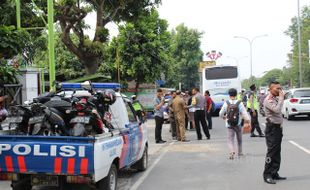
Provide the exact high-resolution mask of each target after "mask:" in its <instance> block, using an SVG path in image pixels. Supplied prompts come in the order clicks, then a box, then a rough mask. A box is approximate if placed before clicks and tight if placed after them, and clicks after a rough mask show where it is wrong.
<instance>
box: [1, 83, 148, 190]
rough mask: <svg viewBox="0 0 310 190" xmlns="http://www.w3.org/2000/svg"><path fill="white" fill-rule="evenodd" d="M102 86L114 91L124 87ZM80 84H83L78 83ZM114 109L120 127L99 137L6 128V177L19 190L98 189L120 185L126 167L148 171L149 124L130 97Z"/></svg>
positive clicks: (3, 145)
mask: <svg viewBox="0 0 310 190" xmlns="http://www.w3.org/2000/svg"><path fill="white" fill-rule="evenodd" d="M97 84H98V83H97ZM101 84H102V85H99V86H101V87H102V88H103V87H104V88H109V89H111V88H116V87H117V85H118V84H111V83H101ZM69 86H70V88H71V87H72V85H69ZM74 86H75V87H78V85H77V84H76V83H75V84H74ZM118 86H119V85H118ZM65 87H66V86H63V88H65ZM110 112H111V115H112V120H111V123H112V125H113V126H115V129H114V130H112V131H111V132H107V133H103V134H99V135H96V136H88V137H73V136H22V135H5V133H4V132H2V134H1V135H0V180H10V181H12V184H11V186H12V189H13V190H31V189H32V187H33V186H58V187H59V189H65V186H66V184H70V183H73V184H88V185H89V187H90V188H95V189H98V190H115V189H117V176H118V171H119V170H120V169H124V168H129V167H131V168H135V169H137V170H139V171H144V170H146V168H147V164H148V139H147V129H146V126H145V124H144V123H143V122H141V121H139V119H138V117H137V116H136V114H135V112H134V110H133V107H132V105H131V102H130V100H129V99H127V98H126V97H123V96H122V95H121V94H120V93H116V101H115V103H114V104H113V105H111V106H110ZM0 133H1V132H0Z"/></svg>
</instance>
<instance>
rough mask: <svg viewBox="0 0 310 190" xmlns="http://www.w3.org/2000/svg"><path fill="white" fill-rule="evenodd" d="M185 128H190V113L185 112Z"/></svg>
mask: <svg viewBox="0 0 310 190" xmlns="http://www.w3.org/2000/svg"><path fill="white" fill-rule="evenodd" d="M185 129H186V130H187V129H188V115H187V114H185Z"/></svg>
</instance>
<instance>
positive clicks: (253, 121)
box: [248, 109, 263, 135]
mask: <svg viewBox="0 0 310 190" xmlns="http://www.w3.org/2000/svg"><path fill="white" fill-rule="evenodd" d="M248 112H249V113H250V116H251V127H252V129H251V134H254V131H255V129H256V131H257V132H258V134H259V135H262V134H263V132H262V130H261V128H260V126H259V122H258V113H257V110H255V113H256V115H255V117H254V115H253V112H252V110H251V109H248Z"/></svg>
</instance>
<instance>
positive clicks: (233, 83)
mask: <svg viewBox="0 0 310 190" xmlns="http://www.w3.org/2000/svg"><path fill="white" fill-rule="evenodd" d="M201 76H202V80H201V84H202V86H201V90H202V93H204V92H205V91H206V90H209V92H210V95H211V98H212V100H213V102H214V104H215V110H216V111H215V115H218V113H219V111H220V109H221V107H222V105H223V104H224V102H225V101H226V100H228V99H229V96H228V90H229V89H230V88H235V89H236V90H237V91H238V92H240V91H241V80H240V76H239V71H238V67H237V66H229V65H213V66H205V67H204V69H203V70H202V75H201Z"/></svg>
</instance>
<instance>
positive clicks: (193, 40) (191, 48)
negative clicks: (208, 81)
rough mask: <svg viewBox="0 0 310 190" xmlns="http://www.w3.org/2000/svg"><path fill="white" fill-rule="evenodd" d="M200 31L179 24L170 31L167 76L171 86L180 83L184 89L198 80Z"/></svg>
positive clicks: (201, 53)
mask: <svg viewBox="0 0 310 190" xmlns="http://www.w3.org/2000/svg"><path fill="white" fill-rule="evenodd" d="M202 34H203V33H202V32H199V31H198V30H196V29H190V28H188V27H186V26H185V25H184V24H180V25H179V26H177V27H176V28H175V30H173V31H172V44H171V49H172V57H173V59H174V61H173V63H172V64H173V65H172V68H171V69H172V70H171V72H170V74H169V76H168V80H169V82H170V83H171V84H172V85H173V86H177V84H178V83H179V82H181V83H182V85H183V88H184V89H190V88H192V87H195V86H197V84H198V82H199V74H198V64H199V62H201V61H202V58H203V52H202V51H201V49H200V44H201V40H200V39H201V37H202Z"/></svg>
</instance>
